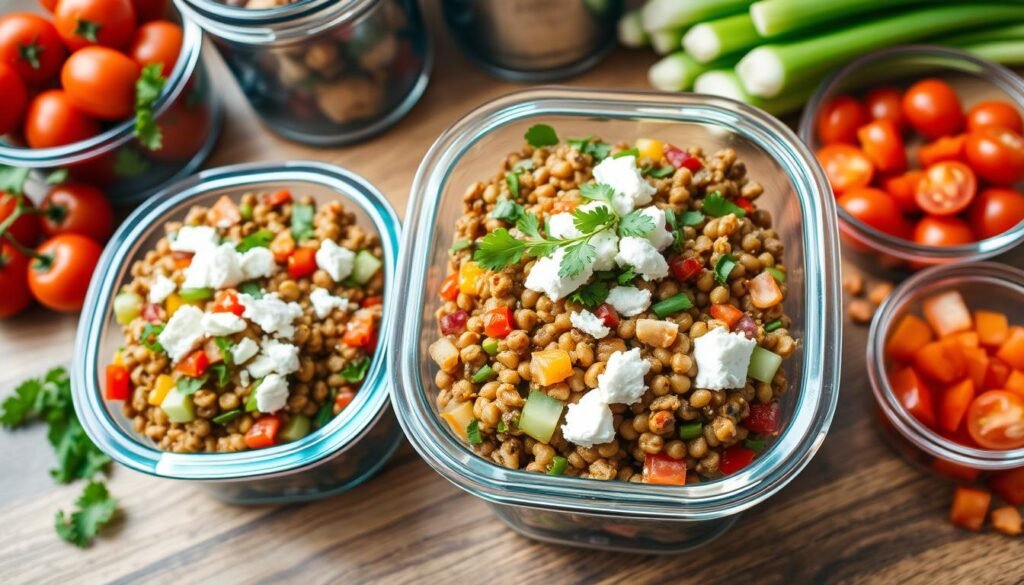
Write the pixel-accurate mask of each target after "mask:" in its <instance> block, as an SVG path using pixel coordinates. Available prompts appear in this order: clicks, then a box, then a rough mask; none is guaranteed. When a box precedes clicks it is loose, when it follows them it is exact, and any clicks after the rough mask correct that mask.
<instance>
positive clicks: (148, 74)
mask: <svg viewBox="0 0 1024 585" xmlns="http://www.w3.org/2000/svg"><path fill="white" fill-rule="evenodd" d="M162 71H163V65H162V64H160V63H153V64H151V65H146V66H145V67H143V68H142V73H141V74H140V75H139V79H138V81H136V82H135V137H136V138H138V139H139V143H141V144H142V145H143V146H145V147H146V148H148V149H149V150H160V149H161V148H162V147H163V132H162V131H161V130H160V126H159V125H158V124H157V123H156V117H155V116H154V115H153V106H154V105H156V102H157V100H158V99H159V98H160V93H161V92H163V90H164V85H166V84H167V78H166V77H164V76H163V73H162Z"/></svg>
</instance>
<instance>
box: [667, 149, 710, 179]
mask: <svg viewBox="0 0 1024 585" xmlns="http://www.w3.org/2000/svg"><path fill="white" fill-rule="evenodd" d="M665 158H666V159H667V160H668V162H669V164H671V165H672V166H674V167H675V168H677V169H679V168H683V167H686V168H687V169H690V172H692V173H696V172H697V171H699V170H700V169H701V168H702V167H703V166H704V165H703V164H702V163H701V162H700V159H699V158H697V157H695V156H693V155H692V154H690V153H688V152H686V151H685V150H682V149H680V148H676V147H675V146H672V145H671V144H670V145H668V148H666V149H665Z"/></svg>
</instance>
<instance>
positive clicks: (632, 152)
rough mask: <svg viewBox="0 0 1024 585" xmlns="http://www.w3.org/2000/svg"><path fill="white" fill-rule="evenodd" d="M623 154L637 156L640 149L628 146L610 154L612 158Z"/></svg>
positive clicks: (620, 156)
mask: <svg viewBox="0 0 1024 585" xmlns="http://www.w3.org/2000/svg"><path fill="white" fill-rule="evenodd" d="M624 156H635V157H639V156H640V151H639V150H637V149H636V148H628V149H626V150H620V151H619V152H616V153H615V154H613V155H612V158H622V157H624Z"/></svg>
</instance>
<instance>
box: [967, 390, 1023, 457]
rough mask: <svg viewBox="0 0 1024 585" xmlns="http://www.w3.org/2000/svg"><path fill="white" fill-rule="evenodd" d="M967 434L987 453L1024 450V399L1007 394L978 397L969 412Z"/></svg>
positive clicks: (1016, 395)
mask: <svg viewBox="0 0 1024 585" xmlns="http://www.w3.org/2000/svg"><path fill="white" fill-rule="evenodd" d="M967 431H968V432H969V433H970V434H971V438H972V439H974V441H975V442H976V443H978V444H979V445H981V446H982V447H984V448H986V449H997V450H1009V449H1018V448H1020V447H1024V398H1022V397H1021V396H1020V395H1018V394H1014V393H1013V392H1009V391H1006V390H989V391H988V392H984V393H982V394H980V395H978V396H977V397H976V398H975V399H974V401H972V402H971V406H970V408H968V410H967Z"/></svg>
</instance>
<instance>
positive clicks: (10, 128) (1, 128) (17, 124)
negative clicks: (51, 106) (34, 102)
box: [0, 61, 28, 136]
mask: <svg viewBox="0 0 1024 585" xmlns="http://www.w3.org/2000/svg"><path fill="white" fill-rule="evenodd" d="M0 95H2V96H4V99H3V100H2V101H0V136H3V135H4V134H7V133H9V132H14V131H15V130H18V129H19V128H21V120H22V115H23V114H24V113H25V106H26V105H28V88H26V87H25V82H24V81H22V80H21V78H20V77H18V74H17V73H16V72H15V71H14V68H13V67H11V66H10V65H8V64H7V63H4V62H3V61H0Z"/></svg>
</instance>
